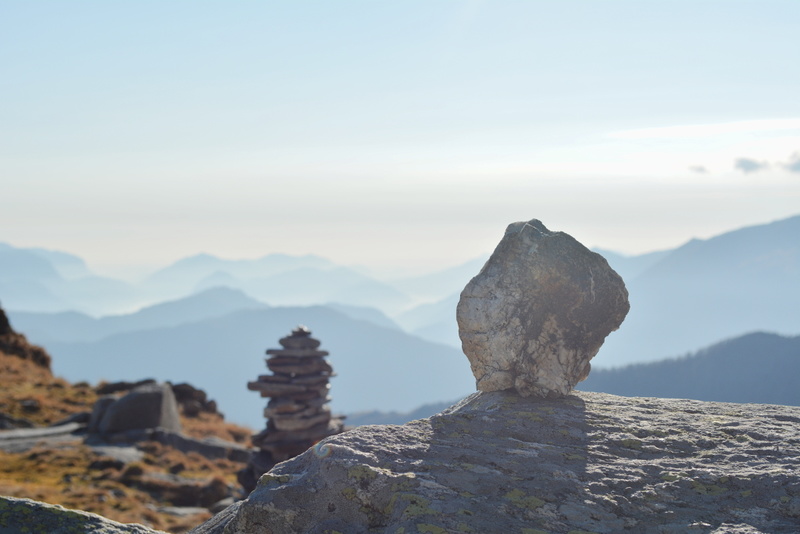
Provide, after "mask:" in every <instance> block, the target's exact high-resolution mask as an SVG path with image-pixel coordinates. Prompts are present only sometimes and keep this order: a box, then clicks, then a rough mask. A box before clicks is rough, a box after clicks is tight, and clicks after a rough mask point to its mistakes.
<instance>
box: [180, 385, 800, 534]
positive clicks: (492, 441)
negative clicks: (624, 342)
mask: <svg viewBox="0 0 800 534" xmlns="http://www.w3.org/2000/svg"><path fill="white" fill-rule="evenodd" d="M798 465H800V407H787V406H769V405H747V404H728V403H710V402H700V401H688V400H675V399H654V398H625V397H617V396H613V395H607V394H602V393H583V392H575V393H573V394H572V395H570V396H567V397H565V398H562V399H558V400H550V399H538V398H533V397H528V398H524V397H521V396H519V395H517V394H515V393H513V392H491V393H485V392H478V393H475V394H473V395H472V396H470V397H468V398H467V399H465V400H464V401H462V402H461V403H460V404H458V405H456V406H454V407H452V408H450V409H449V410H447V411H445V412H443V413H441V414H438V415H436V416H433V417H431V418H430V419H424V420H420V421H414V422H411V423H408V424H406V425H403V426H394V425H385V426H366V427H359V428H356V429H354V430H352V431H349V432H346V433H344V434H340V435H337V436H333V437H330V438H327V439H326V440H324V441H323V442H321V443H320V444H318V445H317V446H315V447H314V448H313V449H311V450H309V451H307V452H305V453H304V454H302V455H301V456H298V457H296V458H294V459H292V460H289V461H287V462H283V463H281V464H278V465H277V466H276V467H275V468H273V469H272V471H270V472H269V473H267V474H265V475H264V476H262V477H261V480H260V482H259V485H258V487H257V488H256V490H255V491H253V493H251V494H250V496H249V497H248V499H247V500H246V501H243V502H242V503H239V504H237V505H234V506H232V507H229V508H228V509H226V510H225V511H223V512H221V513H220V514H219V515H217V516H215V517H214V518H213V519H212V520H210V521H209V522H207V523H205V524H203V525H201V526H199V527H198V528H196V529H195V530H194V531H193V532H194V533H195V534H222V533H223V532H224V533H225V534H255V533H259V534H269V533H275V534H277V533H280V534H288V533H317V534H322V533H326V532H327V533H332V532H346V533H348V534H359V533H367V532H381V533H398V532H403V533H406V534H411V533H419V532H427V533H442V534H444V533H450V532H516V533H528V534H534V533H542V532H544V533H565V534H566V533H568V532H593V533H597V534H605V533H616V532H636V533H640V534H678V533H692V532H696V533H716V534H722V533H731V532H738V533H750V534H754V533H759V532H761V533H786V534H789V533H793V534H794V533H797V532H798V531H799V528H798V527H800V471H798V469H797V466H798Z"/></svg>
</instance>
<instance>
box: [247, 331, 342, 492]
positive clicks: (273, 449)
mask: <svg viewBox="0 0 800 534" xmlns="http://www.w3.org/2000/svg"><path fill="white" fill-rule="evenodd" d="M280 344H281V346H282V347H283V348H280V349H269V350H267V355H269V356H270V357H269V358H268V359H267V362H266V363H267V368H268V369H269V370H270V371H272V372H273V374H271V375H261V376H259V377H258V380H256V381H254V382H249V383H248V384H247V388H248V389H250V390H252V391H258V392H259V393H260V394H261V396H262V397H271V400H270V401H269V403H268V404H267V407H266V408H265V409H264V417H266V418H267V419H268V421H267V426H266V428H265V429H264V430H262V431H261V432H259V433H258V434H256V435H255V436H253V444H254V445H255V446H256V447H258V448H259V452H258V453H257V454H256V457H254V459H253V460H252V461H251V462H250V464H249V465H248V467H247V468H245V469H244V470H242V471H240V472H239V481H240V482H241V484H242V486H244V488H245V489H246V490H247V491H252V489H253V488H254V487H255V483H256V480H257V479H258V477H259V476H260V475H261V474H263V473H264V472H266V470H267V469H269V468H270V467H272V465H274V464H276V463H278V462H282V461H284V460H288V459H289V458H292V457H294V456H297V455H298V454H301V453H303V452H304V451H306V450H307V449H308V448H310V447H312V446H313V445H314V444H315V443H317V442H318V441H320V440H321V439H323V438H325V437H327V436H331V435H333V434H338V433H339V432H341V431H342V430H343V429H344V424H343V421H342V420H343V417H334V416H333V415H331V410H330V408H329V407H328V405H327V403H328V402H329V401H330V397H328V391H329V390H330V385H329V384H328V380H329V379H330V378H331V377H332V376H334V374H333V368H332V367H331V366H330V364H329V363H328V362H326V361H325V360H324V357H325V356H327V355H328V352H327V351H324V350H319V345H320V342H319V340H317V339H314V338H313V337H311V332H310V331H309V330H308V329H307V328H306V327H304V326H300V327H298V328H296V329H295V330H293V331H292V333H291V335H289V336H286V337H284V338H282V339H281V340H280ZM265 466H269V467H267V469H264V467H265Z"/></svg>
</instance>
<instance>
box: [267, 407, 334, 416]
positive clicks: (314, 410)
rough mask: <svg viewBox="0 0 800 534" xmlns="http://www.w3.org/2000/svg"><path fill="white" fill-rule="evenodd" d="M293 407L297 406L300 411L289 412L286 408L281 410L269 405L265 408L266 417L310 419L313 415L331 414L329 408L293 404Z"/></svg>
mask: <svg viewBox="0 0 800 534" xmlns="http://www.w3.org/2000/svg"><path fill="white" fill-rule="evenodd" d="M292 406H297V407H298V409H293V410H289V409H288V408H287V407H286V406H282V407H280V408H275V407H271V406H269V405H267V407H266V408H264V417H266V418H267V419H273V418H284V419H289V418H295V417H309V416H311V415H316V414H318V413H322V412H326V413H330V411H331V409H330V408H329V407H328V406H325V407H323V406H310V405H302V404H293V405H292Z"/></svg>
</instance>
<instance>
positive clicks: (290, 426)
mask: <svg viewBox="0 0 800 534" xmlns="http://www.w3.org/2000/svg"><path fill="white" fill-rule="evenodd" d="M330 420H331V413H330V412H322V413H318V414H315V415H309V416H305V417H298V416H290V417H273V418H271V419H270V421H272V424H273V425H275V428H276V429H278V430H287V431H290V432H295V431H299V430H306V429H309V428H313V427H315V426H317V425H319V424H322V423H325V424H326V426H327V423H328V421H330Z"/></svg>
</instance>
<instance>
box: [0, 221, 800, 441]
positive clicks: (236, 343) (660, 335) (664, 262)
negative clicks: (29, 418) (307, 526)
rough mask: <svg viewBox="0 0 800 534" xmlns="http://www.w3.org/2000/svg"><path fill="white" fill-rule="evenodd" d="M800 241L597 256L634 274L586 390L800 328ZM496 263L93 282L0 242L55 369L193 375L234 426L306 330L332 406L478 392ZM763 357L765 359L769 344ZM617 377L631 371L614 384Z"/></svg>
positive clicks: (305, 267)
mask: <svg viewBox="0 0 800 534" xmlns="http://www.w3.org/2000/svg"><path fill="white" fill-rule="evenodd" d="M797 235H800V216H797V217H792V218H789V219H785V220H782V221H777V222H774V223H770V224H764V225H759V226H753V227H748V228H743V229H739V230H734V231H731V232H727V233H725V234H722V235H719V236H716V237H713V238H711V239H707V240H692V241H690V242H688V243H686V244H685V245H683V246H681V247H678V248H676V249H673V250H664V251H659V252H654V253H649V254H643V255H640V256H624V255H620V254H617V253H614V252H611V251H605V250H599V251H598V252H600V253H601V254H603V255H604V256H605V257H606V258H607V260H608V261H609V263H610V264H611V266H612V267H614V268H615V269H616V270H617V271H618V272H619V273H620V274H621V275H622V276H623V278H624V279H625V281H626V285H627V287H628V291H629V294H630V301H631V312H630V314H629V315H628V317H627V319H626V320H625V322H624V323H623V325H622V327H621V328H620V330H619V331H617V332H615V333H612V334H611V335H610V336H609V338H608V339H607V341H606V343H605V345H604V346H603V348H602V349H601V351H600V353H599V354H598V356H597V357H596V358H595V360H594V361H593V367H594V368H595V372H594V373H593V374H592V375H591V377H590V379H589V381H588V382H587V383H586V384H585V387H584V388H583V389H591V388H599V389H598V390H602V391H607V392H612V393H623V392H624V391H629V390H627V389H625V388H624V387H622V386H620V385H619V384H620V383H622V382H624V380H623V377H628V376H630V377H631V378H630V379H629V381H635V380H638V379H634V378H632V377H634V376H635V373H633V371H629V370H618V371H610V370H609V369H611V368H619V367H622V366H626V365H628V364H645V363H648V362H655V361H658V360H662V359H664V358H670V357H676V356H681V355H685V354H689V353H693V352H695V351H698V350H700V349H704V348H707V347H710V346H712V345H714V344H715V343H718V342H720V341H722V340H726V339H732V338H736V337H739V336H742V335H744V334H748V333H751V332H756V331H763V332H770V333H775V334H782V335H785V336H793V335H797V334H799V333H800V311H799V310H798V306H797V302H800V284H798V283H797V280H798V279H800V243H798V240H797V238H796V236H797ZM484 261H485V258H477V259H475V260H473V261H471V262H468V263H466V264H464V265H460V266H456V267H453V268H451V269H447V270H444V271H440V272H436V273H432V274H429V275H426V276H417V277H409V278H405V279H393V280H382V279H380V280H379V279H376V278H373V277H370V276H369V275H367V274H365V273H364V272H363V270H361V269H354V268H350V267H345V266H339V265H335V264H333V263H332V262H330V261H328V260H326V259H324V258H320V257H317V256H300V257H294V256H288V255H278V254H273V255H269V256H265V257H263V258H259V259H254V260H226V259H221V258H217V257H214V256H210V255H207V254H202V255H197V256H193V257H189V258H185V259H183V260H180V261H178V262H175V263H174V264H172V265H170V266H168V267H165V268H163V269H161V270H159V271H157V272H155V273H153V274H151V275H150V276H148V277H146V278H144V279H143V280H140V281H138V282H136V283H132V282H124V281H121V280H113V279H109V278H104V277H99V276H96V275H94V274H92V272H91V271H90V270H89V268H88V267H87V266H86V265H85V263H84V262H83V261H82V260H81V259H80V258H78V257H76V256H73V255H70V254H67V253H64V252H54V251H45V250H41V249H20V248H15V247H12V246H10V245H0V299H2V300H0V303H2V305H3V307H4V308H5V309H6V310H7V311H8V314H9V317H10V319H11V322H12V324H13V326H14V327H15V328H16V329H17V330H19V331H21V332H24V333H25V334H26V335H27V336H28V338H29V339H30V340H31V341H32V342H34V343H37V344H41V345H44V346H45V347H46V348H47V349H48V350H49V351H50V352H51V354H53V357H54V362H53V365H54V370H55V372H56V374H59V375H61V376H64V377H65V378H67V379H70V380H74V381H78V380H89V381H98V380H101V379H106V380H135V379H140V378H148V377H153V378H157V379H160V380H173V381H189V382H191V383H194V384H196V385H198V386H199V387H202V388H204V389H206V390H207V391H208V392H209V394H210V395H211V396H212V397H214V398H216V399H217V400H218V401H219V403H220V409H221V410H222V411H223V412H225V413H226V414H227V416H228V418H229V419H231V420H233V421H237V422H241V423H246V424H248V425H251V426H254V427H257V426H259V425H260V424H261V423H262V422H263V418H262V416H261V409H262V406H261V401H260V399H259V398H258V397H257V395H255V394H253V393H252V392H249V391H247V390H246V388H245V384H246V382H247V381H248V380H252V379H254V378H255V377H256V376H257V375H258V374H260V373H262V372H263V369H264V367H263V355H264V350H265V349H267V348H272V347H275V346H276V345H277V340H278V339H279V338H280V337H281V336H283V335H285V334H287V333H288V332H289V331H290V330H291V328H293V327H294V326H296V325H297V324H306V325H308V326H309V327H310V328H311V329H312V331H313V332H314V335H315V336H317V337H318V338H319V339H321V340H322V343H323V348H324V349H325V350H328V351H330V353H331V356H330V361H331V364H332V365H333V366H334V369H335V371H336V372H337V374H338V376H337V377H336V378H335V379H334V380H333V382H332V391H331V396H332V398H333V408H334V410H336V411H338V412H341V413H357V412H369V411H375V410H379V411H382V412H401V414H400V415H402V413H404V412H411V411H413V410H415V409H417V408H419V407H420V406H423V405H426V404H433V405H437V403H443V402H444V403H446V402H449V401H453V400H456V399H458V398H460V397H463V396H464V395H466V394H468V393H469V392H470V391H472V390H473V384H472V382H473V379H472V376H471V375H470V373H469V369H468V368H467V367H466V366H465V365H464V361H463V360H464V357H463V355H462V354H461V353H460V346H459V340H458V334H457V326H456V324H455V305H456V303H457V301H458V294H459V292H460V290H461V288H463V286H464V285H465V284H466V282H467V281H468V280H469V279H470V278H471V277H472V276H473V275H474V274H476V273H477V272H478V271H479V270H480V267H481V266H482V264H483V262H484ZM142 305H144V306H142ZM133 309H136V310H138V311H134V312H129V313H120V310H133ZM112 312H116V313H112ZM759 339H762V340H763V341H764V342H766V341H767V338H759ZM751 345H752V344H751ZM771 346H772V345H770V346H769V347H771ZM769 347H766V348H764V349H763V350H764V351H768V350H771V349H770V348H769ZM709 350H711V349H709ZM794 350H795V352H796V349H794ZM762 352H763V351H762ZM751 353H752V354H751V355H750V356H749V357H750V358H751V359H752V360H755V361H758V359H759V358H761V357H762V356H761V353H760V352H759V351H758V350H757V348H752V349H751ZM743 357H746V356H743ZM641 368H642V369H644V368H645V367H641ZM733 368H734V369H736V368H742V366H733ZM676 372H677V371H676ZM681 372H682V373H687V372H689V371H686V370H684V371H681ZM611 376H615V377H618V380H617V381H616V382H613V384H612V382H609V378H608V377H611ZM677 376H682V375H681V374H680V373H678V375H677ZM729 378H730V377H729ZM676 380H677V379H676ZM620 381H622V382H620ZM734 382H735V380H734ZM610 384H611V385H610ZM614 384H616V385H614ZM620 388H622V389H620ZM634 390H635V391H637V392H639V393H637V394H644V393H643V392H645V391H646V390H645V389H638V390H637V389H635V388H634ZM634 390H630V391H634ZM647 391H650V392H651V393H652V394H653V395H663V396H675V395H679V393H675V394H670V393H669V392H662V390H658V391H656V390H647ZM675 391H678V392H680V391H687V392H689V391H690V390H685V389H678V390H675ZM686 394H687V395H688V396H691V395H689V393H686ZM719 400H736V399H732V398H724V399H719ZM762 402H767V401H763V400H762ZM375 417H377V418H378V419H380V418H381V417H382V416H381V415H380V414H375ZM401 418H402V417H401ZM378 419H376V420H378Z"/></svg>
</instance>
